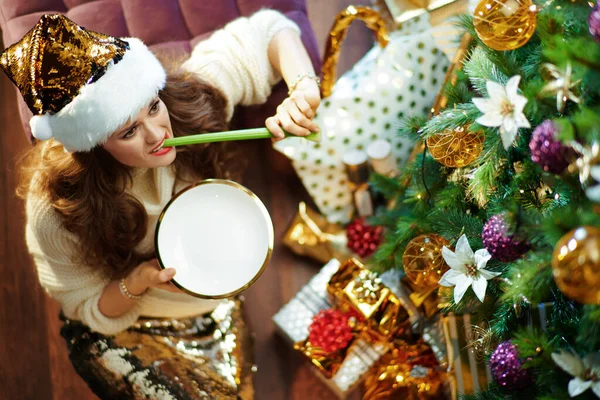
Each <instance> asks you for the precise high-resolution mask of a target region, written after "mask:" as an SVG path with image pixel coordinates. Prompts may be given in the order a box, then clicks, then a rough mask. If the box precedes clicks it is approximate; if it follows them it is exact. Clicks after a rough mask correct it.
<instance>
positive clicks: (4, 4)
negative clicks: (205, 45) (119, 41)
mask: <svg viewBox="0 0 600 400" xmlns="http://www.w3.org/2000/svg"><path fill="white" fill-rule="evenodd" d="M263 7H268V8H273V9H276V10H279V11H281V12H283V13H284V14H285V15H286V16H287V17H288V18H290V19H292V20H293V21H295V22H296V23H297V24H298V25H299V26H300V29H302V40H303V42H304V45H305V46H306V48H307V50H308V52H309V54H310V56H311V58H312V60H313V64H314V66H315V69H316V70H319V66H320V62H319V50H318V47H317V43H316V40H315V36H314V33H313V31H312V28H311V26H310V23H309V21H308V16H307V13H306V3H305V0H0V27H1V28H2V35H3V39H4V45H5V46H9V45H11V44H13V43H15V42H16V41H18V40H19V39H20V38H21V37H22V36H23V35H24V34H25V33H26V32H27V31H29V30H30V29H31V28H32V27H33V25H35V23H36V22H37V21H38V19H39V18H40V16H41V15H42V14H47V13H61V14H65V15H66V16H68V17H69V18H70V19H72V20H73V21H74V22H76V23H77V24H79V25H81V26H84V27H86V28H88V29H92V30H95V31H98V32H102V33H106V34H109V35H112V36H117V37H124V36H134V37H138V38H140V39H141V40H142V41H144V43H146V44H147V45H148V46H149V47H150V48H151V49H152V50H153V51H154V52H156V53H164V52H168V53H169V54H171V55H174V56H180V55H184V54H188V53H189V52H190V49H191V48H192V47H193V46H194V45H195V44H196V43H198V42H199V41H201V40H203V39H205V38H207V37H208V36H210V34H211V33H212V32H213V31H214V30H216V29H219V28H220V27H222V26H223V25H224V24H225V23H227V22H228V21H231V20H232V19H235V18H237V17H239V16H247V15H251V14H253V13H254V12H255V11H257V10H259V9H260V8H263ZM285 93H286V90H285V87H284V85H283V84H280V85H278V86H277V87H276V88H275V90H274V92H273V94H272V95H271V97H270V99H269V101H268V102H267V104H265V105H262V106H260V107H251V108H250V109H244V108H241V107H240V109H238V110H236V115H235V117H234V121H236V122H235V124H236V125H237V127H255V126H260V125H261V124H263V123H264V119H265V118H266V117H267V116H269V115H270V114H272V113H273V112H274V109H275V107H276V105H277V104H278V103H279V102H281V100H282V99H283V98H284V97H285ZM18 97H19V111H20V114H21V121H22V123H23V127H24V129H25V132H26V134H27V135H29V137H31V133H30V130H29V123H28V121H29V119H30V118H31V112H30V111H29V109H28V108H27V106H26V105H25V103H24V102H23V100H22V99H21V96H20V95H19V96H18Z"/></svg>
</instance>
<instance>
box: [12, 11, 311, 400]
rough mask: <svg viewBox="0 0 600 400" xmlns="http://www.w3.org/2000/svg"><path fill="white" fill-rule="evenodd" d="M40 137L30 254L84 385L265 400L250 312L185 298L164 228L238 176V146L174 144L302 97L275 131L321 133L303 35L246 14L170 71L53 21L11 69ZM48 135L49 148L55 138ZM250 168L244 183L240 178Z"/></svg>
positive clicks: (137, 394)
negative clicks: (164, 260)
mask: <svg viewBox="0 0 600 400" xmlns="http://www.w3.org/2000/svg"><path fill="white" fill-rule="evenodd" d="M0 64H1V65H2V67H3V69H4V70H5V72H6V73H7V75H8V76H9V77H10V78H11V80H12V81H13V82H14V83H15V84H16V85H17V86H18V87H19V89H20V91H21V93H22V95H23V97H24V99H25V101H26V103H27V104H28V105H29V108H30V109H31V111H32V112H33V114H34V117H33V118H32V119H31V121H30V126H31V128H32V133H33V135H34V136H35V137H36V138H37V139H39V140H40V141H39V142H37V143H36V144H35V146H34V147H33V148H32V149H31V150H30V152H29V154H28V156H27V158H26V159H25V162H24V165H23V168H22V177H21V186H20V194H21V195H22V196H23V197H24V198H25V199H26V212H27V229H26V235H27V244H28V247H29V250H30V252H31V254H32V256H33V258H34V261H35V264H36V267H37V270H38V275H39V279H40V282H41V284H42V286H43V287H44V288H45V290H46V291H47V292H48V293H49V295H50V296H52V297H54V298H55V299H57V300H58V301H59V302H60V303H61V305H62V311H63V313H64V316H63V319H64V321H65V324H64V326H63V329H62V334H63V336H64V337H65V339H66V340H67V344H68V347H69V354H70V358H71V361H72V362H73V365H74V366H75V368H76V370H77V371H78V373H79V374H80V375H81V376H82V377H83V378H84V379H85V380H86V382H87V383H88V384H89V386H90V387H91V388H92V390H93V391H94V392H95V393H96V394H97V395H98V396H99V397H101V398H110V399H119V398H124V399H126V398H157V399H169V398H173V399H188V398H189V399H196V398H251V397H252V387H251V378H250V376H249V374H248V372H249V370H250V363H251V360H249V358H248V357H246V352H247V349H248V347H249V346H248V342H247V340H246V337H245V335H246V332H245V328H244V324H243V319H242V317H241V314H240V304H239V302H238V301H237V300H228V301H223V302H215V301H209V300H202V299H197V298H194V297H191V296H189V295H187V294H185V293H182V292H180V291H179V290H178V289H177V288H176V287H175V286H174V285H172V284H171V283H170V282H169V281H170V280H171V279H172V278H173V276H174V274H175V272H176V271H175V270H174V269H172V268H170V269H165V270H160V268H159V267H158V265H157V262H156V260H155V259H154V258H153V257H154V256H153V254H154V245H153V240H152V239H153V232H154V228H155V226H156V221H157V218H158V216H159V214H160V212H161V210H162V209H163V207H164V206H165V205H166V203H167V202H168V201H169V200H170V198H171V197H172V196H173V195H174V194H175V193H177V192H178V191H179V190H181V189H182V188H183V187H185V186H187V185H188V184H189V183H190V182H193V181H197V180H199V179H203V178H209V177H210V178H231V177H235V176H236V168H235V162H234V161H235V160H236V159H237V157H235V154H234V153H232V152H230V151H229V147H228V145H225V144H220V145H216V144H211V145H199V146H190V147H188V148H186V149H182V150H179V149H178V150H177V151H176V150H175V149H173V148H162V143H163V141H164V140H165V139H166V138H169V137H173V136H181V135H189V134H196V133H201V132H212V131H223V130H226V129H227V123H228V122H229V120H230V119H231V116H232V113H233V108H234V106H235V105H237V104H243V105H248V104H258V103H262V102H264V101H265V100H266V98H267V97H268V95H269V94H270V91H271V87H272V86H273V85H274V84H275V83H276V82H277V81H279V80H280V79H281V77H283V78H284V79H285V81H286V82H287V83H288V87H289V88H290V92H289V97H288V98H287V99H286V100H284V101H283V103H282V104H281V105H280V106H279V107H278V108H277V113H276V114H275V115H274V116H273V117H270V118H268V119H267V120H266V121H265V124H266V126H267V128H268V129H269V130H270V131H271V132H272V133H273V135H274V136H275V138H276V139H278V138H282V137H283V130H282V128H283V129H285V130H286V131H287V132H289V133H292V134H295V135H300V136H302V135H307V134H308V133H310V131H318V126H316V124H315V123H314V122H312V120H311V119H312V117H313V116H314V114H315V110H316V108H317V107H318V105H319V101H320V97H319V88H318V79H317V78H316V77H315V76H314V71H313V69H312V65H311V63H310V60H309V57H308V55H307V53H306V50H305V49H304V47H303V45H302V42H301V41H300V39H299V29H298V27H297V26H296V25H295V24H294V23H293V22H291V21H289V20H288V19H286V18H285V17H284V16H282V15H281V14H279V13H278V12H275V11H272V10H262V11H260V12H258V13H256V14H255V15H253V16H252V17H250V18H240V19H238V20H236V21H234V22H232V23H230V24H229V25H227V26H226V27H225V28H223V29H222V30H220V31H217V32H216V33H215V34H214V35H213V36H212V37H211V38H210V39H209V40H207V41H205V42H201V43H200V44H198V45H197V46H196V47H195V48H194V50H193V52H192V55H191V57H190V58H189V59H188V60H187V61H186V62H185V63H184V64H183V66H182V67H181V68H179V69H178V70H176V71H174V72H169V73H166V72H165V70H164V68H163V66H162V65H161V64H160V63H159V62H158V60H157V59H156V58H155V57H154V55H152V53H151V52H150V51H149V50H148V49H147V47H146V46H145V45H144V44H143V43H142V42H141V41H139V40H137V39H135V38H124V39H117V38H113V37H109V36H106V35H103V34H100V33H97V32H92V31H88V30H86V29H84V28H82V27H79V26H77V25H76V24H74V23H73V22H72V21H70V20H68V19H67V18H65V17H64V16H60V15H47V16H44V17H42V18H41V20H40V21H39V22H38V24H37V25H36V26H35V27H34V28H33V29H32V30H31V31H30V32H29V33H28V34H27V35H25V36H24V37H23V39H21V41H19V42H18V43H16V44H15V45H13V46H11V47H10V48H8V49H7V50H6V51H5V52H4V53H2V55H1V57H0ZM46 139H50V140H46ZM238 172H239V171H238Z"/></svg>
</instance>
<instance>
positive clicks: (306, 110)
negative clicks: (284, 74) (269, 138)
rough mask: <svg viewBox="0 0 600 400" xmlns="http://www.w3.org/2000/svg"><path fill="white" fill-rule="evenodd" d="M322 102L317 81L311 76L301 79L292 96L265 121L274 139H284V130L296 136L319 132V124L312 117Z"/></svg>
mask: <svg viewBox="0 0 600 400" xmlns="http://www.w3.org/2000/svg"><path fill="white" fill-rule="evenodd" d="M320 103H321V93H320V91H319V85H318V84H317V82H315V81H314V80H313V79H310V78H303V79H302V80H300V81H299V82H298V84H297V85H296V87H295V88H294V91H293V92H292V93H291V94H290V96H289V97H288V98H286V99H285V100H284V101H283V103H281V104H280V105H279V107H277V113H276V114H275V115H274V116H272V117H269V118H267V120H266V121H265V125H266V127H267V129H268V130H269V131H270V132H271V133H272V134H273V136H274V139H273V140H274V141H279V140H281V139H283V138H284V137H285V135H284V133H283V131H284V130H285V131H286V132H288V133H290V134H292V135H296V136H307V135H309V134H310V133H311V132H319V130H320V128H319V125H317V124H316V123H315V122H314V121H313V120H312V119H313V118H314V116H315V113H316V111H317V108H318V107H319V104H320ZM282 128H283V129H282Z"/></svg>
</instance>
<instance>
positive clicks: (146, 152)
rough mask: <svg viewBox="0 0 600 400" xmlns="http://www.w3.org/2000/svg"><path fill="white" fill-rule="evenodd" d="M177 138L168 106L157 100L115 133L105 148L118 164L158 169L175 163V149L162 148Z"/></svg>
mask: <svg viewBox="0 0 600 400" xmlns="http://www.w3.org/2000/svg"><path fill="white" fill-rule="evenodd" d="M172 137H173V131H172V129H171V120H170V119H169V113H168V112H167V107H166V106H165V103H163V102H162V100H160V99H159V98H158V96H157V97H156V98H155V99H153V100H152V101H151V102H150V104H148V106H146V107H144V108H143V109H142V110H141V111H140V112H139V113H138V115H137V116H136V118H135V119H134V120H132V121H129V122H128V123H126V124H125V125H124V126H123V127H122V128H121V129H119V130H117V131H116V132H115V133H113V134H112V135H111V136H110V138H109V139H108V140H107V141H106V143H104V145H103V146H102V147H104V149H105V150H106V151H108V152H109V153H110V154H111V155H112V156H113V157H114V158H115V159H116V160H117V161H119V162H120V163H121V164H125V165H127V166H130V167H143V168H157V167H164V166H167V165H169V164H171V163H172V162H173V161H174V160H175V148H173V147H165V148H162V143H163V142H164V140H165V139H167V138H172Z"/></svg>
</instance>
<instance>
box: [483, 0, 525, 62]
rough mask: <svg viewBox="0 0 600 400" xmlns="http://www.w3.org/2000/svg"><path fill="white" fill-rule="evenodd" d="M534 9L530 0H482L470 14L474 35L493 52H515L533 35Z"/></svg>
mask: <svg viewBox="0 0 600 400" xmlns="http://www.w3.org/2000/svg"><path fill="white" fill-rule="evenodd" d="M536 13H537V7H536V6H535V5H533V4H532V3H531V0H482V1H481V2H480V3H479V4H478V5H477V7H476V8H475V12H474V14H473V25H474V27H475V32H477V36H479V38H480V39H481V41H482V42H483V43H485V44H486V46H488V47H490V48H492V49H494V50H500V51H503V50H514V49H518V48H519V47H521V46H523V45H524V44H525V43H527V42H528V41H529V39H531V37H532V36H533V34H534V33H535V25H536V20H537V16H536Z"/></svg>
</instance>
